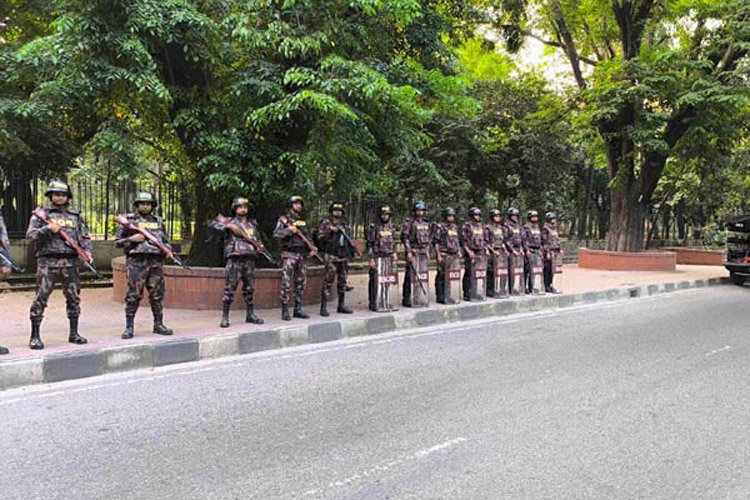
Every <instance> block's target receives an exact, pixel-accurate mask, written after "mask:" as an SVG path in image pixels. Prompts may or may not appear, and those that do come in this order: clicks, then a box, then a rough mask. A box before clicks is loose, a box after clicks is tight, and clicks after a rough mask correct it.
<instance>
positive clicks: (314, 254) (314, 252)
mask: <svg viewBox="0 0 750 500" xmlns="http://www.w3.org/2000/svg"><path fill="white" fill-rule="evenodd" d="M295 229H296V228H295ZM316 255H318V249H317V248H316V247H313V249H312V250H310V257H315V256H316Z"/></svg>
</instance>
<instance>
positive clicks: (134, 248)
mask: <svg viewBox="0 0 750 500" xmlns="http://www.w3.org/2000/svg"><path fill="white" fill-rule="evenodd" d="M127 217H128V220H129V221H130V222H131V223H132V224H133V225H134V226H137V227H140V228H142V229H145V230H147V231H148V232H149V233H151V234H153V235H154V236H156V238H157V239H159V241H161V242H162V243H164V245H165V246H166V247H167V248H172V247H171V245H170V244H169V238H168V237H167V231H166V229H165V227H164V221H163V220H162V218H161V217H157V216H155V215H151V214H149V215H141V214H128V216H127ZM134 234H136V232H135V231H133V230H131V229H128V228H126V227H125V226H120V227H119V228H118V229H117V233H115V245H117V247H118V248H124V249H125V255H157V256H164V252H162V251H161V249H160V248H159V247H157V246H156V245H154V244H152V243H150V242H149V241H148V240H147V241H144V242H142V243H137V244H136V243H132V242H130V241H128V240H127V239H126V238H129V237H130V236H133V235H134Z"/></svg>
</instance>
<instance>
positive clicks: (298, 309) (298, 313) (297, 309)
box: [292, 299, 310, 319]
mask: <svg viewBox="0 0 750 500" xmlns="http://www.w3.org/2000/svg"><path fill="white" fill-rule="evenodd" d="M292 315H293V316H294V317H295V318H301V319H308V318H309V317H310V315H309V314H307V313H306V312H305V311H303V310H302V299H300V300H295V301H294V312H293V313H292Z"/></svg>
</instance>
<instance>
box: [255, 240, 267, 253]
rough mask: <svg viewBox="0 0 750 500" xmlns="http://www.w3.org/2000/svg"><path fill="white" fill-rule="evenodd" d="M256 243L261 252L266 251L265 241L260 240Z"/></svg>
mask: <svg viewBox="0 0 750 500" xmlns="http://www.w3.org/2000/svg"><path fill="white" fill-rule="evenodd" d="M256 245H257V247H256V248H257V249H258V251H259V252H260V253H263V252H265V251H266V246H265V245H264V244H263V243H260V242H258V243H256Z"/></svg>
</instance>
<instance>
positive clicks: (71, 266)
mask: <svg viewBox="0 0 750 500" xmlns="http://www.w3.org/2000/svg"><path fill="white" fill-rule="evenodd" d="M56 283H61V284H62V291H63V295H64V296H65V306H66V307H65V309H66V312H67V316H68V318H70V319H76V318H78V317H79V316H80V315H81V279H80V275H79V272H78V256H77V255H76V256H75V257H45V256H42V257H39V260H38V262H37V269H36V297H34V302H32V303H31V312H30V318H31V321H32V323H41V322H42V318H44V310H45V309H46V308H47V303H48V301H49V296H50V294H52V290H54V288H55V284H56Z"/></svg>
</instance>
